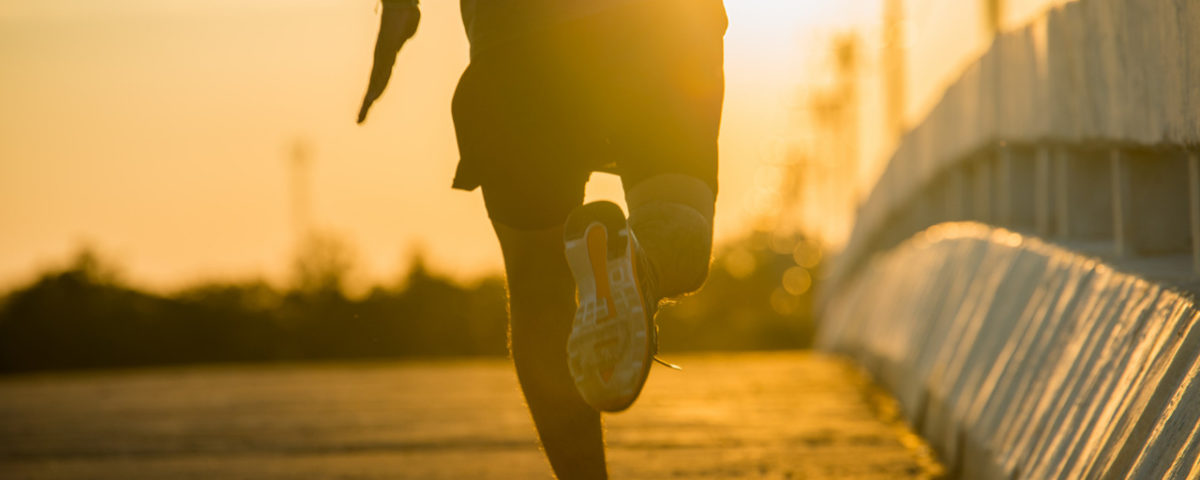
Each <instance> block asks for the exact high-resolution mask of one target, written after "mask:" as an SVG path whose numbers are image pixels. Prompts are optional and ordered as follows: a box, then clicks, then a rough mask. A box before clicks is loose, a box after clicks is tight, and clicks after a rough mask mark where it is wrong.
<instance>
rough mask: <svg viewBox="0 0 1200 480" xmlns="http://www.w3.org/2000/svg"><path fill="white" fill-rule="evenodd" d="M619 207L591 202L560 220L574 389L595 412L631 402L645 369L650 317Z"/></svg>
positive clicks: (614, 409)
mask: <svg viewBox="0 0 1200 480" xmlns="http://www.w3.org/2000/svg"><path fill="white" fill-rule="evenodd" d="M633 241H634V240H633V236H632V235H630V233H629V227H628V225H627V224H626V222H625V214H624V213H623V212H622V211H621V207H618V206H617V205H616V204H613V203H610V202H593V203H590V204H587V205H584V206H582V207H579V209H577V210H576V211H575V212H573V213H572V214H571V217H570V218H568V219H567V223H566V225H565V226H564V243H565V244H566V256H567V262H568V264H569V265H570V267H571V273H572V275H573V276H574V277H575V285H576V288H577V290H578V292H579V297H578V302H579V306H578V308H577V309H576V311H575V319H574V322H573V324H572V327H571V336H570V338H569V339H568V340H567V358H568V366H569V368H570V370H571V376H572V377H573V378H574V380H575V387H576V388H577V389H578V390H579V393H580V395H582V396H583V399H584V400H585V401H586V402H587V403H588V404H589V405H591V406H592V407H593V408H595V409H596V410H600V411H606V412H619V411H622V410H625V409H627V408H629V406H630V405H632V404H633V402H634V400H636V399H637V397H638V395H639V394H640V393H641V391H642V386H643V385H645V383H646V377H647V375H648V374H649V371H650V363H651V361H650V354H649V352H650V349H651V345H650V344H651V342H652V336H651V332H650V329H651V328H653V327H652V319H649V318H647V315H646V311H645V308H644V306H643V304H642V292H641V288H640V286H639V285H638V284H637V275H638V272H637V263H638V262H637V259H636V258H635V257H634V255H635V254H636V251H637V249H636V248H634V245H633Z"/></svg>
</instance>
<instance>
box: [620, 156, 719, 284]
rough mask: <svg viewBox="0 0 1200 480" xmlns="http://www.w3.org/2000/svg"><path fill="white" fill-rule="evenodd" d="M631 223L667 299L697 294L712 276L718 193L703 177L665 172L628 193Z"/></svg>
mask: <svg viewBox="0 0 1200 480" xmlns="http://www.w3.org/2000/svg"><path fill="white" fill-rule="evenodd" d="M625 198H626V202H627V203H628V204H629V226H630V227H631V228H632V229H633V232H634V234H635V235H637V238H638V241H639V242H640V243H641V245H642V249H643V250H645V251H646V256H647V257H648V258H649V259H650V263H651V265H652V266H653V267H654V270H655V278H656V279H657V289H658V290H657V293H658V294H659V295H661V296H662V297H663V298H670V297H675V296H679V295H683V294H687V293H691V292H694V291H696V290H698V289H699V288H700V286H701V285H703V284H704V280H705V278H707V277H708V264H709V260H710V258H711V256H712V236H713V211H714V207H715V202H716V195H714V194H713V191H712V189H711V188H709V186H708V184H707V183H705V182H704V181H702V180H700V179H697V178H695V177H692V176H689V175H684V174H675V173H668V174H661V175H656V176H654V177H650V178H648V179H646V180H643V181H641V182H638V183H637V184H635V185H632V186H631V188H629V190H628V192H627V193H626V195H625Z"/></svg>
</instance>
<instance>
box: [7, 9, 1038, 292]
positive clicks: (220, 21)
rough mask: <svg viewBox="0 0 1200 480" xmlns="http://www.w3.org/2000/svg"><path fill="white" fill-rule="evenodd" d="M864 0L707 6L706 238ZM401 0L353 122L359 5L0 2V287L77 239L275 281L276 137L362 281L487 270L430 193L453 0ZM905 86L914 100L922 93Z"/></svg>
mask: <svg viewBox="0 0 1200 480" xmlns="http://www.w3.org/2000/svg"><path fill="white" fill-rule="evenodd" d="M879 3H880V2H879V1H877V0H859V1H846V2H828V1H821V0H728V1H727V2H726V4H727V9H728V11H729V16H730V29H729V32H728V35H727V37H726V40H727V63H726V65H727V76H728V93H727V101H726V109H725V117H724V124H723V130H722V137H721V149H722V164H721V168H722V170H721V178H720V179H721V182H722V192H721V198H720V201H719V202H718V214H717V215H718V216H717V229H718V241H720V240H722V239H729V238H733V237H736V236H737V235H739V234H740V233H742V232H743V231H744V230H745V229H746V228H747V227H748V226H749V224H750V222H752V221H753V219H754V218H756V216H757V214H759V213H761V212H760V211H758V210H759V209H761V208H763V206H762V205H761V202H755V201H752V200H751V199H752V198H753V197H754V192H755V190H756V189H758V188H774V185H765V184H764V181H763V180H762V179H763V178H764V177H765V178H770V175H769V174H767V175H764V172H768V173H769V172H770V171H771V170H770V168H771V167H772V166H773V165H777V164H778V163H779V162H780V161H781V158H782V151H783V150H784V146H785V145H786V144H787V142H788V138H789V137H791V136H792V135H793V132H792V130H791V129H794V128H795V121H794V120H795V116H796V115H797V113H796V110H797V109H796V108H795V107H796V105H797V104H798V102H799V101H800V99H801V98H803V97H802V92H804V89H805V87H806V85H808V84H809V83H812V82H813V81H814V80H811V79H810V77H809V75H811V74H812V73H813V70H814V69H815V68H818V67H819V66H820V65H822V62H823V61H824V59H825V58H826V56H827V52H826V51H825V50H824V49H825V48H827V46H826V44H825V43H824V41H825V39H826V37H827V36H828V35H830V34H832V33H835V32H837V31H839V30H847V29H850V28H852V27H853V28H856V29H859V30H861V34H862V35H864V36H866V37H871V36H877V35H878V30H879V29H878V26H877V25H878V23H879V22H880V20H881V18H880V15H881V13H880V5H879ZM924 3H928V4H930V5H931V7H936V8H934V9H935V10H936V9H937V8H942V9H944V10H945V9H948V10H954V9H955V8H956V7H954V5H960V4H959V3H957V2H947V1H940V0H928V1H926V2H924ZM1016 3H1018V4H1021V3H1023V2H1016ZM1024 3H1036V2H1024ZM422 6H423V12H424V18H423V23H422V25H421V28H420V30H419V32H418V34H417V36H416V38H415V39H414V40H412V41H411V42H410V44H409V45H408V46H407V47H406V48H405V50H404V51H403V52H402V53H401V56H400V59H399V61H398V62H397V67H396V76H395V77H394V78H393V81H392V85H391V86H390V87H389V90H388V92H387V93H386V94H385V95H384V97H383V99H382V100H381V102H380V103H377V104H376V106H375V108H374V110H373V111H372V115H371V118H370V120H369V121H368V122H367V123H366V125H365V126H357V125H355V124H354V121H353V120H354V114H355V113H356V111H357V107H358V102H359V101H360V99H361V95H362V92H363V90H364V88H365V85H366V78H367V73H368V70H369V68H370V58H371V49H372V45H373V42H374V36H375V32H376V29H377V22H378V17H377V13H376V11H375V8H376V7H375V4H374V2H372V1H370V0H253V1H245V0H172V1H162V0H110V1H104V2H97V1H94V0H43V1H37V2H3V3H0V64H3V65H4V67H3V70H0V105H3V106H4V107H3V109H0V232H2V234H0V252H3V253H2V254H0V288H8V287H11V286H13V285H15V284H17V283H19V282H24V281H28V280H29V279H30V278H31V277H32V275H34V274H35V273H36V272H38V271H40V270H42V269H44V268H47V267H51V266H55V265H60V264H62V262H64V261H65V260H66V258H67V257H68V255H69V254H70V253H71V252H72V251H74V250H76V249H77V248H78V247H79V246H81V245H90V246H93V247H94V248H95V249H97V250H98V251H99V252H100V253H101V254H103V255H105V256H107V257H111V258H112V259H114V260H115V261H116V263H117V264H118V265H121V266H122V267H123V268H124V271H125V273H126V276H127V277H128V278H129V279H131V280H133V281H134V282H136V283H138V284H140V285H146V286H150V287H153V288H160V289H171V288H176V287H179V286H183V285H186V284H188V283H190V282H193V281H196V280H202V279H212V278H245V277H251V276H265V277H267V278H270V279H273V280H282V279H283V278H284V275H285V272H286V268H287V262H288V258H289V257H290V255H291V253H292V249H293V246H294V242H295V234H294V228H293V227H294V222H293V218H292V215H291V203H290V202H291V200H290V199H291V197H290V192H289V175H290V173H289V167H288V166H289V162H288V159H289V152H290V151H291V150H292V149H293V146H294V145H295V144H296V142H297V141H302V142H303V143H305V144H306V145H308V147H309V149H310V150H311V153H312V169H311V178H312V185H311V203H312V209H313V212H312V220H313V223H314V224H315V225H316V226H317V227H318V228H320V229H323V230H327V231H330V232H333V233H335V234H337V235H339V236H342V237H344V238H345V239H346V240H347V241H348V242H349V243H350V244H351V245H353V246H354V247H355V250H356V251H357V257H358V260H359V263H360V266H361V271H360V272H359V275H360V276H361V278H363V279H365V280H370V281H385V282H386V281H390V280H391V279H392V278H393V276H394V275H397V272H399V271H400V268H402V267H403V266H404V263H405V262H406V260H407V258H408V257H409V255H410V252H411V251H413V250H414V249H420V250H422V251H424V252H426V253H427V254H428V256H429V257H430V258H431V261H432V263H434V264H435V265H437V266H439V267H440V268H442V269H443V270H446V271H449V272H451V273H454V274H456V275H460V276H464V277H467V276H471V275H474V274H477V273H480V272H486V271H492V270H496V269H498V268H499V266H500V260H499V249H498V247H497V246H496V244H495V240H494V238H493V236H492V233H491V230H490V227H489V224H488V222H487V219H486V216H485V214H484V211H483V206H482V201H481V200H480V198H479V195H478V192H474V193H464V192H460V191H453V190H450V188H449V185H450V181H451V177H452V175H453V170H454V166H455V163H456V161H457V153H456V149H455V142H454V131H453V125H452V122H451V119H450V109H449V104H450V98H451V95H452V93H453V90H454V87H455V83H456V81H457V77H458V75H459V74H460V73H461V71H462V69H463V68H464V67H465V65H466V62H467V44H466V40H465V37H464V36H463V33H462V26H461V23H460V19H459V15H458V6H457V1H453V0H427V1H425V2H423V3H422ZM952 14H953V15H954V17H956V18H960V17H964V16H971V15H972V14H973V12H971V11H969V10H967V11H964V12H961V13H960V12H952ZM931 15H934V17H933V18H934V19H940V18H942V17H940V16H937V15H939V14H938V13H937V12H936V11H935V12H934V13H933V14H931ZM948 15H949V13H948ZM917 20H920V21H924V22H930V21H931V20H929V19H928V18H924V19H922V18H917ZM974 26H977V23H975V22H974V21H973V20H972V22H970V26H968V27H966V28H967V29H968V30H967V31H968V34H967V35H970V33H969V32H970V31H971V30H970V29H971V28H975V27H974ZM950 32H951V33H948V34H943V35H958V34H956V33H953V32H954V30H953V29H950ZM939 37H940V36H939ZM951 38H954V37H951ZM972 39H973V40H972V41H973V42H974V43H981V42H979V41H978V40H977V39H974V37H972ZM868 40H869V41H876V40H877V39H875V38H868ZM936 41H939V38H937V37H935V38H933V39H932V40H931V39H928V38H926V36H918V37H914V39H913V40H912V42H936ZM914 44H915V43H914ZM971 48H979V46H978V45H974V44H970V42H968V44H966V45H962V46H960V47H959V50H964V51H966V50H969V49H971ZM960 55H961V54H960ZM942 63H944V62H938V65H939V67H937V68H932V69H930V68H920V69H914V71H915V72H917V73H913V74H910V75H911V76H914V77H915V78H916V80H917V81H916V82H915V83H918V84H920V85H925V84H930V83H936V81H943V82H944V80H937V79H941V78H944V77H945V76H946V75H947V72H950V71H952V70H953V66H952V65H951V66H940V65H942ZM922 76H929V77H930V78H932V80H926V79H924V78H923V77H922ZM866 81H875V80H869V79H868V80H866ZM918 96H919V97H920V98H918V99H917V100H914V101H913V104H914V105H915V106H914V107H913V109H914V110H916V109H918V108H919V105H921V104H922V100H925V103H928V101H927V100H928V99H929V98H932V97H931V95H930V94H928V93H924V94H922V95H918ZM885 143H886V142H883V143H880V144H879V145H877V146H876V150H884V149H886V148H887V146H886V145H885ZM877 156H878V155H877ZM619 192H620V189H619V184H618V183H617V182H616V180H615V179H614V178H609V177H606V176H603V175H597V176H594V177H593V182H592V185H591V186H590V187H589V195H592V196H593V197H605V198H613V199H617V198H619V196H620V193H619Z"/></svg>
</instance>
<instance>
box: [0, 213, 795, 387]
mask: <svg viewBox="0 0 1200 480" xmlns="http://www.w3.org/2000/svg"><path fill="white" fill-rule="evenodd" d="M805 245H808V246H809V247H805ZM805 248H815V247H814V246H813V244H811V243H810V242H805V241H804V240H803V239H800V238H798V237H789V238H785V239H782V240H781V239H780V238H778V237H774V236H772V235H771V234H768V233H765V232H758V233H755V234H752V235H750V236H748V237H747V238H745V239H743V240H742V241H739V242H734V243H733V244H731V245H730V246H728V247H726V248H725V249H723V250H722V251H721V252H718V254H717V256H716V258H715V260H714V263H713V268H712V271H711V273H710V277H709V280H708V282H707V284H706V285H705V287H704V288H703V289H702V290H701V291H700V292H698V293H697V294H694V295H692V296H689V297H686V298H684V299H681V300H679V301H677V302H676V303H674V304H673V305H670V306H667V307H664V308H663V310H662V311H661V313H660V315H659V319H658V320H659V325H660V328H661V330H660V341H661V347H660V351H661V352H662V353H663V355H666V356H667V357H668V358H669V356H670V353H671V352H683V351H697V350H761V349H784V348H800V347H804V346H807V345H808V344H809V342H810V341H811V336H812V326H813V322H812V318H811V317H812V312H811V310H812V308H811V305H812V300H811V298H812V294H811V288H809V287H804V285H803V281H800V282H799V284H798V283H797V280H796V278H795V277H797V276H798V275H797V272H798V271H800V270H803V271H801V272H800V274H799V276H800V277H803V276H804V275H808V278H810V281H809V285H811V278H816V277H817V274H816V267H815V265H812V264H811V263H813V262H808V263H810V265H809V267H811V268H808V269H805V268H804V267H801V266H798V265H797V263H806V262H805V261H803V259H802V256H803V255H802V253H803V251H804V249H805ZM810 251H811V250H810ZM410 263H411V267H410V269H409V271H408V272H407V273H406V274H405V275H404V276H403V278H402V280H401V281H400V282H398V283H397V284H396V285H391V286H385V285H377V286H374V287H372V288H371V289H369V290H368V291H367V292H366V293H365V294H362V295H356V296H350V295H347V294H346V291H345V286H344V282H345V278H346V275H347V272H348V271H350V270H351V269H352V267H353V265H352V262H351V261H350V260H349V257H348V256H347V255H345V249H344V247H343V244H341V243H339V241H338V240H337V239H335V238H330V237H320V236H317V237H314V238H313V239H311V240H310V241H308V242H306V245H305V246H304V247H302V248H301V249H300V250H299V253H298V255H297V256H296V260H295V262H294V268H293V279H292V281H291V282H290V285H289V286H288V287H283V288H281V287H277V286H273V285H271V284H270V283H268V282H266V281H263V280H247V281H224V282H205V283H202V284H198V285H194V286H191V287H188V288H185V289H182V290H180V291H177V292H172V293H169V294H162V293H153V292H149V291H145V290H143V289H139V288H137V287H135V286H133V285H130V284H129V283H128V282H125V281H123V280H122V279H121V277H120V275H118V274H116V273H114V272H115V271H116V269H114V268H113V267H112V264H111V263H110V262H108V261H106V260H105V259H102V258H100V257H99V256H98V255H96V254H95V253H94V252H91V251H90V250H86V249H85V250H82V251H80V252H79V253H77V254H76V255H75V256H74V259H73V260H72V261H71V262H70V263H69V265H67V266H66V267H63V268H58V269H53V270H51V271H47V272H44V273H43V274H41V275H40V276H39V277H38V278H37V279H36V280H34V281H32V282H31V283H29V284H28V285H25V286H22V287H19V288H17V289H15V290H13V291H11V292H9V293H8V294H7V295H5V296H4V297H3V299H2V300H0V372H25V371H41V370H64V369H87V368H117V367H136V366H149V365H168V364H189V363H213V362H287V361H320V360H354V359H393V358H433V357H453V356H502V355H505V354H506V352H507V338H506V337H507V320H506V318H507V314H506V306H505V303H506V300H505V286H504V281H503V279H502V278H501V277H499V276H484V277H481V278H478V279H475V280H473V281H469V282H462V281H456V280H454V279H452V278H450V277H449V276H446V275H443V274H441V273H438V272H436V271H434V270H433V269H431V268H429V267H428V266H427V265H426V263H425V262H424V261H423V260H422V259H421V257H420V256H416V257H415V258H414V259H413V260H412V262H410ZM798 269H799V270H798ZM805 272H811V273H805ZM789 277H792V278H791V279H790V280H789ZM801 280H803V278H801ZM789 282H790V283H789ZM801 287H804V288H801Z"/></svg>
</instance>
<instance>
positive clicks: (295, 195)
mask: <svg viewBox="0 0 1200 480" xmlns="http://www.w3.org/2000/svg"><path fill="white" fill-rule="evenodd" d="M288 166H289V167H290V170H291V190H292V191H291V194H292V233H293V234H294V235H295V237H296V238H295V239H296V244H297V245H299V244H300V242H302V241H304V239H305V238H306V237H308V235H309V234H310V233H311V232H312V181H311V175H310V170H311V168H312V153H311V150H310V148H309V146H308V143H307V142H305V141H304V140H303V139H296V140H295V141H294V142H293V143H292V148H291V152H290V155H289V159H288Z"/></svg>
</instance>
